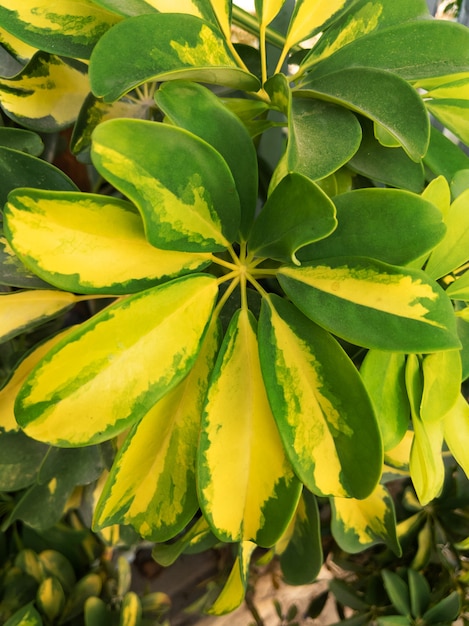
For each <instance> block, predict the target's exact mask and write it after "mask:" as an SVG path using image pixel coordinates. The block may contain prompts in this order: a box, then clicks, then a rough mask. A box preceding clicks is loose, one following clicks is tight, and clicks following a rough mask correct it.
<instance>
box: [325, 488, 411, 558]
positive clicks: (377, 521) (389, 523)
mask: <svg viewBox="0 0 469 626" xmlns="http://www.w3.org/2000/svg"><path fill="white" fill-rule="evenodd" d="M331 505H332V521H331V531H332V534H333V536H334V539H335V540H336V541H337V543H338V544H339V546H340V547H341V548H342V550H345V551H346V552H349V553H351V554H354V553H356V552H361V551H362V550H366V549H367V548H370V547H371V546H374V545H376V544H377V543H385V544H386V545H387V546H388V547H389V548H391V550H393V552H394V553H395V554H396V555H397V556H401V554H402V551H401V547H400V545H399V541H398V538H397V535H396V514H395V511H394V503H393V500H392V498H391V495H390V494H389V492H388V491H387V489H386V487H384V486H383V485H377V486H376V488H375V490H374V491H373V493H372V494H370V495H369V496H368V497H367V498H365V499H364V500H356V499H354V498H332V499H331Z"/></svg>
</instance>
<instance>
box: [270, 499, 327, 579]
mask: <svg viewBox="0 0 469 626" xmlns="http://www.w3.org/2000/svg"><path fill="white" fill-rule="evenodd" d="M291 525H292V526H293V527H292V529H291V535H290V537H289V540H288V543H287V545H286V547H285V548H284V549H283V550H282V551H280V566H281V568H282V573H283V576H284V579H285V581H286V582H287V584H289V585H307V584H310V583H313V582H314V581H315V580H316V578H317V576H318V574H319V571H320V569H321V567H322V562H323V551H322V543H321V523H320V519H319V509H318V504H317V500H316V498H315V496H314V495H313V494H312V493H310V492H309V491H307V490H306V489H303V494H302V497H301V498H300V501H299V502H298V508H297V510H296V514H295V517H294V518H293V520H292V522H291ZM287 532H288V531H287ZM282 542H283V540H281V541H280V543H282ZM277 549H278V546H277Z"/></svg>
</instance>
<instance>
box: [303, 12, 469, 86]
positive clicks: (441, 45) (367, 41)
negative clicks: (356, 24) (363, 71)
mask: <svg viewBox="0 0 469 626" xmlns="http://www.w3.org/2000/svg"><path fill="white" fill-rule="evenodd" d="M358 67H360V68H375V69H382V70H388V71H389V72H392V73H394V74H396V75H397V76H400V77H401V78H403V79H404V80H408V81H413V80H417V79H423V78H432V77H435V76H442V75H450V74H455V73H458V72H467V71H469V32H468V29H467V27H466V26H463V25H462V24H457V23H453V22H449V21H445V20H413V21H409V22H403V23H399V24H397V25H393V26H391V27H390V28H385V29H382V30H381V29H380V30H376V31H374V32H372V33H370V34H368V35H367V36H366V37H360V38H359V39H355V40H354V41H352V42H351V43H349V44H348V45H346V46H344V47H343V48H340V49H338V50H337V51H336V52H334V54H331V55H330V56H329V57H327V58H326V59H322V60H321V62H320V63H317V64H316V65H315V66H314V67H313V68H312V70H311V71H310V73H309V74H308V78H307V80H306V81H305V82H304V83H302V85H301V87H302V88H308V83H309V82H310V81H312V80H314V81H315V80H316V79H317V78H319V76H326V74H332V73H333V72H337V71H339V70H343V69H345V68H358ZM386 96H387V97H388V96H389V94H386Z"/></svg>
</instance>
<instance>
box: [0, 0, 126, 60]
mask: <svg viewBox="0 0 469 626" xmlns="http://www.w3.org/2000/svg"><path fill="white" fill-rule="evenodd" d="M119 20H120V18H118V17H117V16H116V15H115V14H112V13H109V11H106V10H104V9H102V8H100V7H99V6H96V3H95V2H92V1H91V0H60V2H54V3H52V4H51V2H48V1H47V0H22V2H21V3H20V4H18V2H16V0H2V6H1V7H0V24H1V25H2V26H4V27H5V28H6V29H7V30H8V31H10V32H12V33H13V34H14V35H16V37H18V38H19V39H22V40H24V41H26V42H27V43H29V44H31V45H32V46H35V47H37V48H40V49H41V50H45V51H46V52H53V53H54V54H59V55H62V56H71V57H75V58H78V59H87V58H89V56H90V54H91V50H92V49H93V46H94V45H95V43H96V42H97V41H98V39H99V38H100V37H101V36H102V35H103V34H104V33H105V32H106V31H107V30H108V29H109V28H110V27H111V26H112V25H113V24H115V23H116V22H118V21H119Z"/></svg>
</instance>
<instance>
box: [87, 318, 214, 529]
mask: <svg viewBox="0 0 469 626" xmlns="http://www.w3.org/2000/svg"><path fill="white" fill-rule="evenodd" d="M218 345H219V329H218V327H217V326H216V325H214V326H213V327H212V328H211V329H209V331H208V332H207V335H206V338H205V340H204V344H203V346H202V348H201V350H200V353H199V356H198V357H197V361H196V362H195V364H194V366H193V367H192V369H191V371H190V372H189V374H188V375H187V376H186V378H184V380H183V381H182V382H180V383H179V384H178V385H177V386H176V387H175V388H174V389H172V390H171V391H170V392H169V393H167V394H166V395H165V396H164V397H163V398H162V399H161V400H159V401H158V402H156V403H155V404H154V406H153V407H152V408H151V409H150V410H149V412H148V413H147V414H146V415H145V417H144V418H143V419H142V420H141V421H140V422H139V423H138V424H136V425H135V426H134V427H133V428H132V430H131V432H130V433H129V435H128V436H127V437H126V440H125V442H124V444H123V446H122V448H121V449H120V450H119V453H118V456H117V458H116V459H115V461H114V465H113V467H112V470H111V473H110V475H109V477H108V479H107V481H106V485H105V486H104V490H103V492H102V494H101V497H100V500H99V502H98V505H97V507H96V510H95V518H94V527H95V528H98V529H99V528H102V527H103V526H109V525H111V524H125V525H131V526H133V527H134V528H135V530H136V531H137V532H138V534H139V535H140V536H142V537H145V538H147V539H149V540H150V541H166V540H167V539H171V538H172V537H174V536H176V535H177V534H178V533H179V532H180V531H181V530H182V529H183V528H184V527H185V526H186V524H188V522H189V521H190V520H191V519H192V517H193V515H194V514H195V512H196V511H197V508H198V502H197V494H196V480H195V464H196V452H197V442H198V437H199V430H200V416H201V412H202V404H203V401H204V397H205V391H206V389H207V385H208V379H209V375H210V372H211V369H212V367H213V363H214V360H215V356H216V351H217V349H218ZM168 494H170V497H168Z"/></svg>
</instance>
